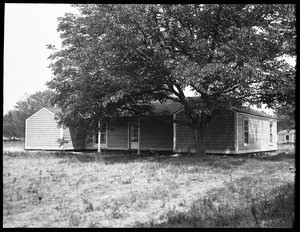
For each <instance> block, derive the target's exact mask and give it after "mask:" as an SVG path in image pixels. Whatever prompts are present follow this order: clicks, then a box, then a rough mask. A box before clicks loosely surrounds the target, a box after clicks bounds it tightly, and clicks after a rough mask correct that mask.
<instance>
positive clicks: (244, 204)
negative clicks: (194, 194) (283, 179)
mask: <svg viewBox="0 0 300 232" xmlns="http://www.w3.org/2000/svg"><path fill="white" fill-rule="evenodd" d="M242 188H243V189H242V191H240V192H239V193H236V192H235V195H234V194H233V192H232V190H231V188H230V187H228V186H227V187H226V186H225V187H222V188H216V189H214V190H212V191H210V192H208V193H207V194H206V195H205V196H202V197H201V198H198V199H196V200H195V201H194V202H193V203H192V204H191V205H190V207H189V209H188V210H187V211H185V212H181V211H177V210H175V209H172V210H169V211H167V212H166V213H165V215H164V216H165V218H166V219H165V220H164V221H163V222H159V223H156V222H155V221H154V220H151V221H149V222H144V223H139V222H137V223H136V224H135V225H134V227H139V228H168V227H172V228H187V227H193V228H201V227H206V228H211V227H244V228H245V227H252V228H262V227H265V228H273V227H275V228H276V227H277V228H278V227H279V228H292V227H293V226H294V205H295V204H294V202H295V194H294V184H292V183H286V184H284V185H281V186H279V187H277V188H274V189H273V190H272V191H271V193H270V195H266V196H265V197H264V198H263V199H262V198H261V197H258V196H255V195H252V194H250V195H244V193H246V192H249V191H247V190H249V188H252V187H251V186H249V187H247V185H245V187H242ZM250 192H251V191H250ZM237 194H238V196H236V195H237ZM234 196H236V197H234Z"/></svg>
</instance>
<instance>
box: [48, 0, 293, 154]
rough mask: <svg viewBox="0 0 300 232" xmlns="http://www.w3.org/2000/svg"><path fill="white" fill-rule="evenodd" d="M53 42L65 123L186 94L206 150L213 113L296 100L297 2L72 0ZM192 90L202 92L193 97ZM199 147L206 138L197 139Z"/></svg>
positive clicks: (143, 108)
mask: <svg viewBox="0 0 300 232" xmlns="http://www.w3.org/2000/svg"><path fill="white" fill-rule="evenodd" d="M74 7H77V8H78V9H79V10H80V15H74V14H66V15H65V17H61V18H59V25H58V29H57V30H58V32H59V33H60V36H61V38H62V48H61V49H60V50H56V49H55V48H54V47H53V46H51V45H49V48H51V49H53V53H52V55H51V56H50V57H49V58H50V59H51V60H52V62H51V64H50V67H51V69H52V71H53V75H54V77H53V79H52V80H51V81H50V82H48V86H49V88H50V89H52V90H54V91H55V95H54V99H53V100H54V103H56V104H57V105H59V106H60V107H61V108H62V109H63V112H64V113H63V115H62V117H61V121H63V122H64V123H65V124H69V125H71V124H73V125H75V124H77V123H76V121H78V120H82V119H84V120H85V121H89V122H90V123H94V125H96V121H98V119H99V118H101V120H104V121H105V120H108V119H109V118H110V117H117V116H124V115H127V114H128V113H129V112H131V114H132V113H133V114H136V115H141V114H143V113H145V112H148V111H149V109H150V107H149V103H150V102H151V100H159V101H165V100H167V99H169V100H172V101H176V102H180V103H181V104H182V105H183V106H184V108H185V111H186V114H187V117H188V119H189V120H188V121H187V122H185V123H187V124H188V125H189V126H190V127H191V128H193V129H194V131H195V140H196V141H197V142H196V146H197V151H198V150H200V152H197V153H198V154H200V153H201V154H205V148H204V143H203V141H204V137H203V136H204V132H205V128H206V125H207V123H209V121H210V118H211V116H213V115H214V114H217V113H219V112H220V111H222V110H224V109H231V108H232V107H233V106H236V105H242V104H243V103H246V102H247V103H250V104H257V105H260V104H262V103H266V104H267V105H268V106H269V107H275V106H276V105H278V104H281V103H288V102H291V101H294V96H295V93H294V88H295V84H294V74H295V69H294V68H293V67H291V66H289V65H288V64H287V63H286V62H285V60H284V59H281V58H282V57H283V56H284V55H288V56H292V57H295V38H296V34H295V6H294V5H287V4H284V5H283V4H281V5H274V4H267V5H266V4H263V5H259V4H255V5H252V4H237V5H236V4H226V5H218V4H192V5H190V4H184V5H174V4H167V5H161V4H159V5H111V4H107V5H102V4H89V5H85V4H83V5H74ZM186 88H190V89H191V90H193V91H194V92H195V95H196V96H198V97H197V98H193V99H192V100H191V99H188V98H187V96H186V94H185V90H186ZM198 145H199V146H198Z"/></svg>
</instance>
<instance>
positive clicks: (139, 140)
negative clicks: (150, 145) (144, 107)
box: [137, 117, 141, 155]
mask: <svg viewBox="0 0 300 232" xmlns="http://www.w3.org/2000/svg"><path fill="white" fill-rule="evenodd" d="M140 147H141V122H140V117H138V150H137V154H138V155H140V154H141V149H140Z"/></svg>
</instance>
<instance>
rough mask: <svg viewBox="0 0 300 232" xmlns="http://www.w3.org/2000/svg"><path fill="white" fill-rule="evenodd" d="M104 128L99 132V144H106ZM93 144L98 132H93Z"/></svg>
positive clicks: (96, 140) (96, 142)
mask: <svg viewBox="0 0 300 232" xmlns="http://www.w3.org/2000/svg"><path fill="white" fill-rule="evenodd" d="M106 135H107V132H106V130H103V131H101V132H100V144H101V145H106ZM94 144H98V133H94Z"/></svg>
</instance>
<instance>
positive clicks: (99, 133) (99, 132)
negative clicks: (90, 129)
mask: <svg viewBox="0 0 300 232" xmlns="http://www.w3.org/2000/svg"><path fill="white" fill-rule="evenodd" d="M100 128H101V124H100V119H99V121H98V150H97V152H99V153H101V146H100V138H101V131H100Z"/></svg>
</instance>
